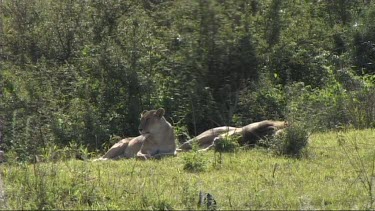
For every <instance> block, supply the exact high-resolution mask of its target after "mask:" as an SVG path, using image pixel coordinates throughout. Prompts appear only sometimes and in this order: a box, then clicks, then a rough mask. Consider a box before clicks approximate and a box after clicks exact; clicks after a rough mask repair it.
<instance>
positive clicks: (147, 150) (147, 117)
mask: <svg viewBox="0 0 375 211" xmlns="http://www.w3.org/2000/svg"><path fill="white" fill-rule="evenodd" d="M163 115H164V109H158V110H151V111H144V112H143V113H142V114H141V123H140V125H139V128H138V129H139V132H140V133H141V135H140V136H137V137H135V138H132V137H130V138H125V139H122V140H121V141H119V142H117V143H116V144H114V145H113V146H112V147H111V148H110V149H109V150H108V151H107V153H106V154H105V155H104V156H102V157H101V158H99V159H96V160H108V159H119V158H134V157H137V158H141V159H149V158H153V157H156V158H160V157H162V156H165V155H176V143H175V136H174V131H173V127H172V126H171V124H170V123H169V122H167V121H166V120H165V118H164V116H163Z"/></svg>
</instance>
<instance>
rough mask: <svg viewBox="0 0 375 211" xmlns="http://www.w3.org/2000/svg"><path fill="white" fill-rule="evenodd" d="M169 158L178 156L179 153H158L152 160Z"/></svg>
mask: <svg viewBox="0 0 375 211" xmlns="http://www.w3.org/2000/svg"><path fill="white" fill-rule="evenodd" d="M169 156H177V153H176V152H167V153H157V154H155V155H154V156H152V158H155V159H160V158H163V157H169Z"/></svg>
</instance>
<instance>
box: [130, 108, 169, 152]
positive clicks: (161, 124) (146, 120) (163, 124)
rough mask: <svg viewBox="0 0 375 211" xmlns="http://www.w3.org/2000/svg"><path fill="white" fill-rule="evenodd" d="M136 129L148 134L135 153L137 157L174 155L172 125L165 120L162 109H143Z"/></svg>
mask: <svg viewBox="0 0 375 211" xmlns="http://www.w3.org/2000/svg"><path fill="white" fill-rule="evenodd" d="M138 129H139V132H140V133H141V134H142V135H148V137H147V139H145V141H144V142H143V145H142V147H141V149H140V150H139V152H138V153H137V157H138V158H141V159H148V158H152V157H155V158H160V157H163V156H166V155H173V156H174V155H176V142H175V135H174V131H173V127H172V126H171V124H170V123H169V122H168V121H167V120H165V118H164V109H158V110H156V111H155V110H151V111H144V112H143V113H142V115H141V123H140V125H139V128H138Z"/></svg>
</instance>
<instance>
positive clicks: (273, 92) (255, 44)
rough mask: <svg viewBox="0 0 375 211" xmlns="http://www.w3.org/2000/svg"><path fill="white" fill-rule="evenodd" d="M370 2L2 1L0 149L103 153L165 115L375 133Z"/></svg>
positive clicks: (187, 129)
mask: <svg viewBox="0 0 375 211" xmlns="http://www.w3.org/2000/svg"><path fill="white" fill-rule="evenodd" d="M373 3H374V2H373V1H372V0H370V1H359V0H355V1H347V0H345V1H343V0H334V1H303V2H295V1H291V0H287V1H280V0H265V1H259V0H250V1H248V0H228V1H222V0H204V1H201V0H192V1H183V0H177V1H169V0H168V1H137V0H130V1H104V0H103V1H85V2H72V1H67V0H62V1H52V0H45V1H42V0H30V1H24V0H22V1H11V0H4V1H1V3H0V11H1V12H0V98H1V100H0V122H1V124H2V125H1V127H0V129H1V131H0V132H1V138H0V140H2V143H1V148H2V149H5V150H6V151H9V150H11V151H14V152H16V154H18V155H19V156H18V159H19V160H30V159H32V157H33V156H35V155H40V154H42V153H43V150H44V149H45V148H46V147H47V146H50V145H56V146H58V147H59V148H63V147H64V146H68V145H69V143H77V144H78V145H82V146H85V147H87V149H88V150H89V151H95V150H97V149H103V148H104V146H106V145H107V143H108V141H109V140H110V137H113V136H121V137H124V136H135V135H137V134H138V131H137V125H138V118H139V113H140V112H141V111H142V110H144V109H153V108H157V107H164V108H165V109H166V111H167V114H166V117H167V119H168V120H170V121H171V122H174V123H178V127H181V128H184V133H187V134H188V135H191V136H194V135H197V134H199V133H200V132H202V131H205V130H207V129H208V128H212V127H215V126H218V125H236V126H242V125H244V124H247V123H250V122H253V121H258V120H263V119H284V118H289V117H290V118H297V119H300V120H302V119H309V120H310V119H311V121H309V123H311V125H312V127H315V128H319V129H328V128H333V127H336V126H340V125H346V124H353V125H354V126H355V127H360V128H364V127H371V126H373V125H374V119H375V114H374V109H372V108H374V106H373V105H374V96H373V93H374V92H373V89H374V80H373V77H372V76H371V75H373V72H374V68H373V67H374V65H373V64H374V61H373V60H374V58H373V55H375V54H374V53H373V52H374V51H373V43H374V37H373V34H374V33H373V32H374V30H373V28H374V23H373V21H372V20H373V16H374V6H373ZM179 135H180V134H179Z"/></svg>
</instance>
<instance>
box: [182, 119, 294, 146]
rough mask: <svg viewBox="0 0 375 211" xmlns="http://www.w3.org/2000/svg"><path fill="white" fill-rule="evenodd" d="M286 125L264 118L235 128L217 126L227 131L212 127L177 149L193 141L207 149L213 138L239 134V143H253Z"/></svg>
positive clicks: (212, 143) (273, 133) (212, 144)
mask: <svg viewBox="0 0 375 211" xmlns="http://www.w3.org/2000/svg"><path fill="white" fill-rule="evenodd" d="M286 126H287V123H286V122H284V121H272V120H264V121H261V122H254V123H251V124H249V125H246V126H244V127H242V128H235V127H228V126H224V127H219V128H228V129H227V131H225V130H224V131H223V130H218V131H221V133H219V132H216V133H214V132H211V133H209V131H215V130H216V129H217V128H213V129H211V130H207V131H205V132H203V133H202V134H200V135H198V136H197V137H196V138H193V139H191V140H189V141H187V142H185V143H183V144H182V145H181V146H180V147H179V149H178V150H179V151H187V150H190V149H191V145H192V143H193V142H196V143H197V144H198V146H199V148H201V149H202V151H207V150H209V149H211V148H212V147H213V146H214V140H215V139H216V140H217V138H218V139H220V138H224V137H234V136H239V137H240V138H239V139H238V142H239V144H240V145H242V146H243V145H250V146H251V145H255V144H256V143H257V142H258V141H259V140H260V139H263V138H265V137H266V136H270V135H271V136H272V135H275V133H276V132H277V131H279V130H282V129H283V128H285V127H286Z"/></svg>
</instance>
